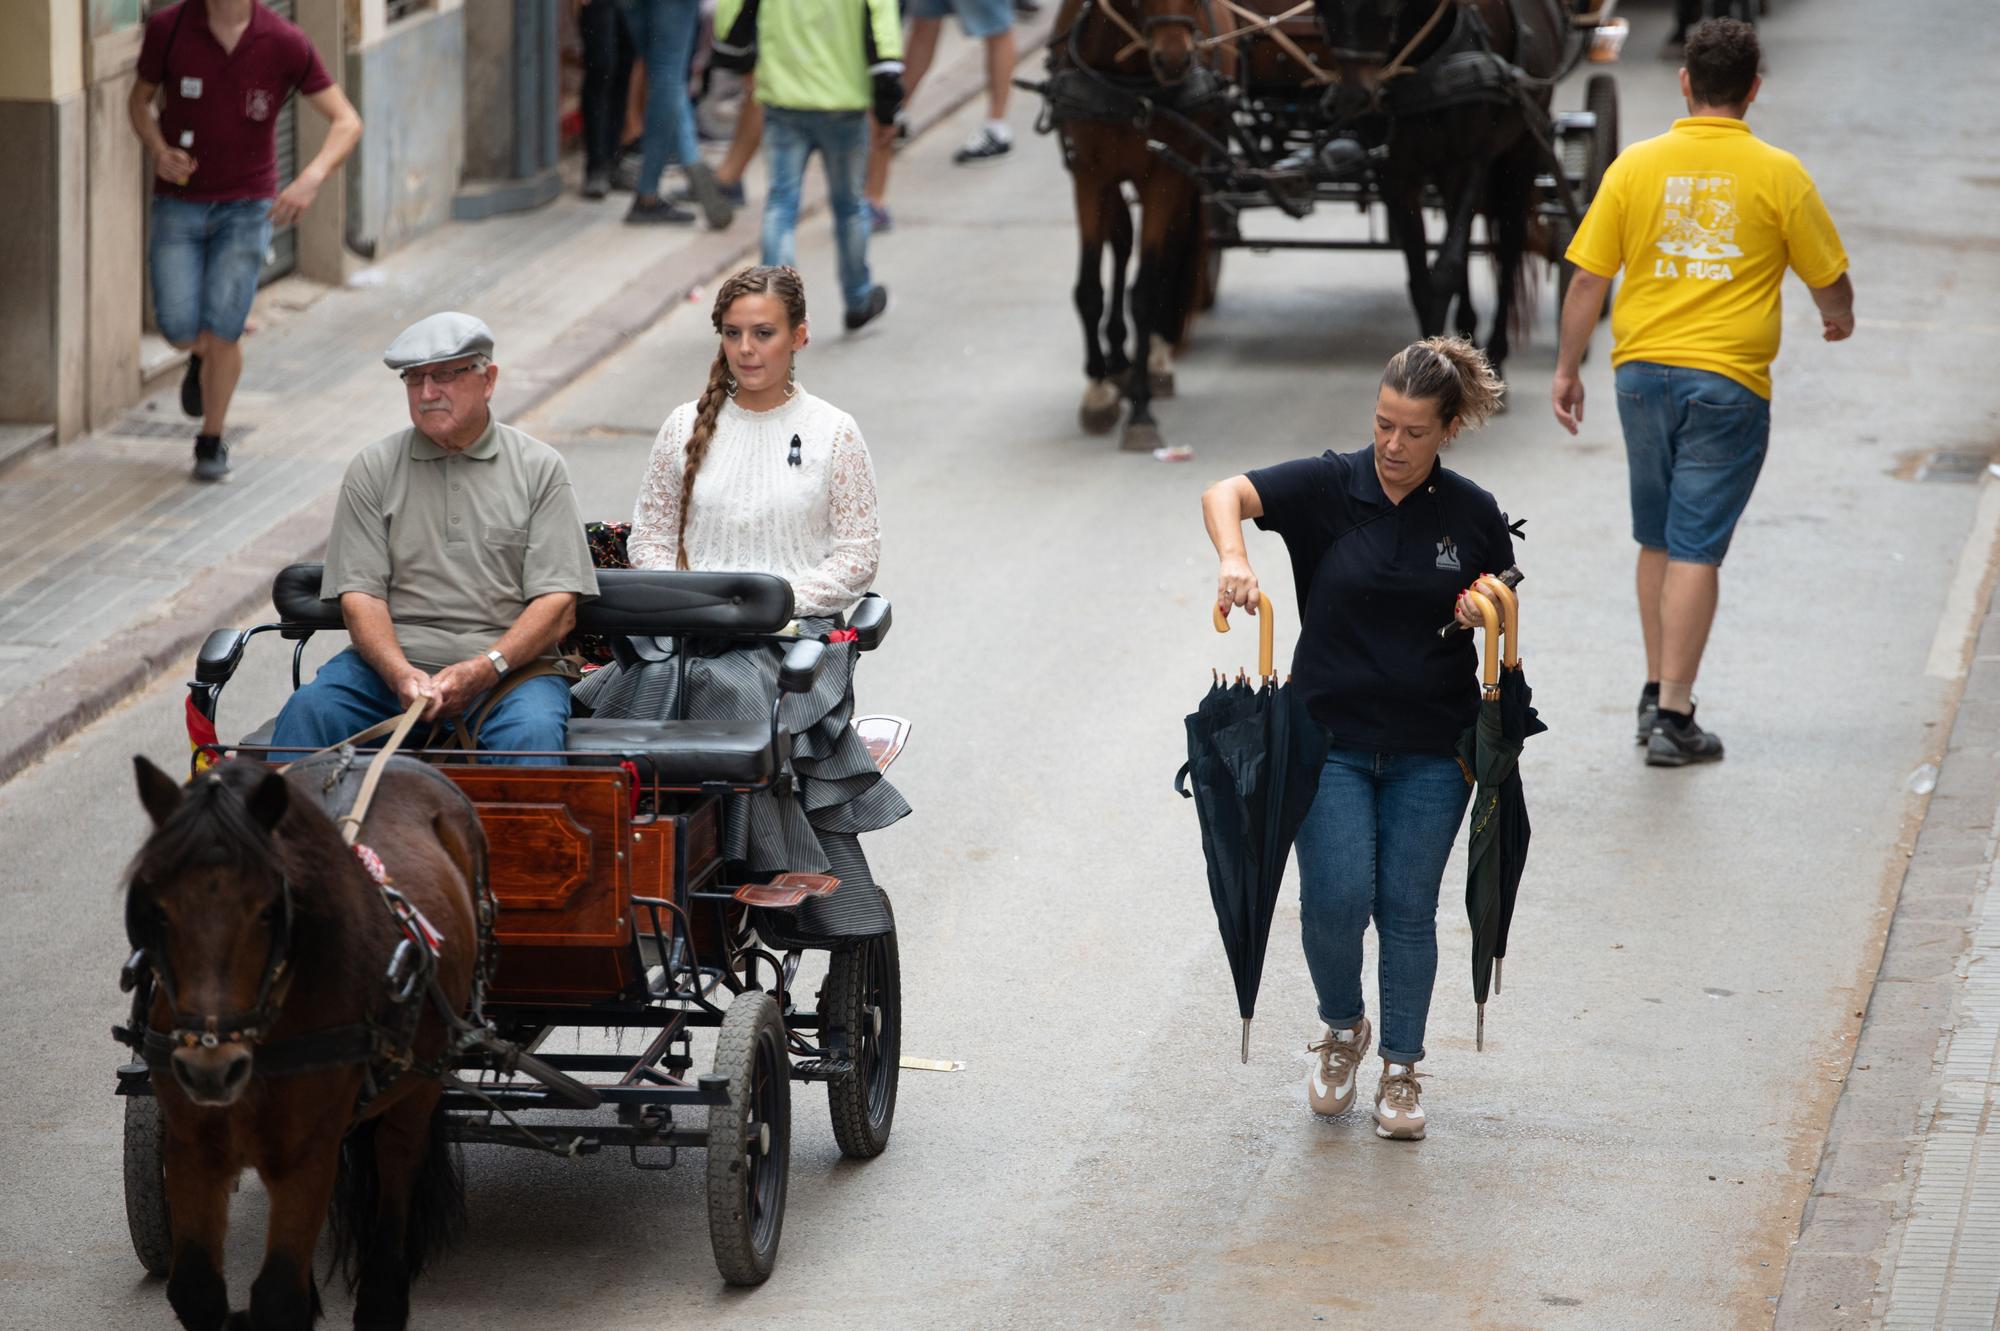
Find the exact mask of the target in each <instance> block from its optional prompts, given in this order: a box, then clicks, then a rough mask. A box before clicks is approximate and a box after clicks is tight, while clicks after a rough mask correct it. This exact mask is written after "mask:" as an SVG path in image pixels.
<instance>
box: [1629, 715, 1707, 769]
mask: <svg viewBox="0 0 2000 1331" xmlns="http://www.w3.org/2000/svg"><path fill="white" fill-rule="evenodd" d="M1721 761H1722V741H1721V740H1720V739H1718V738H1717V737H1716V736H1714V735H1711V734H1710V733H1709V732H1708V731H1706V730H1703V729H1702V728H1701V727H1700V725H1698V724H1696V722H1695V719H1694V710H1693V709H1692V708H1690V709H1688V714H1687V716H1686V717H1685V718H1682V717H1679V716H1676V715H1675V714H1674V713H1672V712H1661V713H1660V719H1659V720H1658V721H1656V722H1654V724H1653V733H1652V734H1651V735H1650V736H1648V737H1647V739H1646V766H1648V767H1686V766H1687V765H1688V764H1690V763H1719V762H1721Z"/></svg>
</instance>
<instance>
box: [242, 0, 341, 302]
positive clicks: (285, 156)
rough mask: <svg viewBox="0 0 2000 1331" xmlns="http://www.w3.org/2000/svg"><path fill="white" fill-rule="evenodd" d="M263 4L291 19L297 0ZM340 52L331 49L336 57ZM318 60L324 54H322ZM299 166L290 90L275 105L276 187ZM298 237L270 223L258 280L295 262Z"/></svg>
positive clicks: (290, 229)
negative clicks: (269, 235) (276, 122)
mask: <svg viewBox="0 0 2000 1331" xmlns="http://www.w3.org/2000/svg"><path fill="white" fill-rule="evenodd" d="M263 3H264V5H265V7H266V8H268V9H269V10H270V11H271V12H272V13H274V14H276V15H277V16H278V17H279V18H282V19H284V20H286V21H287V22H292V21H294V20H296V18H297V14H298V0H263ZM339 55H340V53H339V52H338V51H336V52H334V55H333V58H334V59H338V58H339ZM320 58H321V59H322V60H324V59H327V57H326V56H325V55H324V54H322V55H321V57H320ZM298 169H299V95H298V94H297V93H296V92H294V93H293V94H292V95H291V96H289V97H287V98H285V104H284V105H283V106H282V107H280V108H279V109H278V188H280V189H283V188H284V187H285V186H286V185H289V184H291V182H292V177H293V176H294V175H297V174H298ZM298 259H299V237H298V231H297V229H296V228H295V227H289V226H286V227H274V228H272V230H271V248H270V250H269V252H268V253H266V254H265V256H264V271H263V273H261V274H260V275H259V276H258V279H257V280H258V281H259V282H260V283H262V282H271V281H275V280H276V279H278V278H280V277H283V276H284V275H285V274H286V273H289V272H291V271H292V269H293V268H294V267H295V266H296V265H297V264H298Z"/></svg>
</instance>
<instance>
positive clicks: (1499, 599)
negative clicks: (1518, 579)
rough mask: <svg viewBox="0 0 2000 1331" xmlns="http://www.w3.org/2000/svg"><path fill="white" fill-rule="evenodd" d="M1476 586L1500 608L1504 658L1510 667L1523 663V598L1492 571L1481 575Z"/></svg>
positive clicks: (1474, 584)
mask: <svg viewBox="0 0 2000 1331" xmlns="http://www.w3.org/2000/svg"><path fill="white" fill-rule="evenodd" d="M1472 585H1473V586H1474V587H1476V588H1477V589H1479V590H1480V591H1482V592H1485V593H1486V594H1487V595H1488V596H1490V597H1492V598H1493V602H1494V604H1495V605H1496V606H1498V607H1499V609H1500V628H1501V636H1502V637H1503V639H1504V640H1505V642H1504V645H1505V647H1506V655H1505V656H1504V657H1503V660H1504V661H1505V663H1506V664H1507V666H1508V667H1509V668H1512V667H1514V666H1518V665H1520V664H1521V598H1520V597H1519V596H1518V595H1516V594H1515V592H1514V589H1513V588H1512V587H1509V586H1508V585H1507V584H1506V583H1504V582H1502V581H1500V579H1499V578H1497V577H1495V576H1494V575H1493V574H1491V573H1487V574H1483V575H1481V576H1480V579H1479V581H1477V582H1475V583H1473V584H1472Z"/></svg>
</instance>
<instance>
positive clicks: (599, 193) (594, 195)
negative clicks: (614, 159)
mask: <svg viewBox="0 0 2000 1331" xmlns="http://www.w3.org/2000/svg"><path fill="white" fill-rule="evenodd" d="M610 192H611V173H610V172H609V171H607V170H605V169H604V168H603V167H601V166H600V167H598V168H597V169H596V170H594V171H587V172H585V173H584V177H583V197H584V198H586V199H601V198H603V197H604V196H605V195H607V194H609V193H610Z"/></svg>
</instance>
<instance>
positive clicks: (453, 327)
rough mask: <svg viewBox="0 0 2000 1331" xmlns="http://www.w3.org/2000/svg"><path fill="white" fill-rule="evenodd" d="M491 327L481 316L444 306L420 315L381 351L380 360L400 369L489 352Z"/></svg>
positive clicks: (489, 353)
mask: <svg viewBox="0 0 2000 1331" xmlns="http://www.w3.org/2000/svg"><path fill="white" fill-rule="evenodd" d="M492 354H493V330H492V329H491V328H488V327H487V326H486V321H485V320H484V319H477V318H474V317H473V316H472V315H470V314H459V313H457V312H456V311H452V310H447V311H445V312H444V313H443V314H433V315H431V316H430V317H429V318H428V319H419V320H417V321H416V322H415V323H413V324H411V325H410V326H409V327H408V328H405V329H404V330H403V332H402V334H401V336H399V337H397V339H396V340H395V341H394V342H391V343H390V344H389V349H388V350H387V351H385V352H383V353H382V363H383V364H384V365H387V366H388V367H389V368H390V369H392V370H395V371H397V372H398V373H401V372H402V371H404V370H408V369H411V368H413V367H415V366H418V365H435V364H437V363H438V362H439V361H445V360H457V359H458V358H459V357H460V356H491V355H492Z"/></svg>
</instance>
